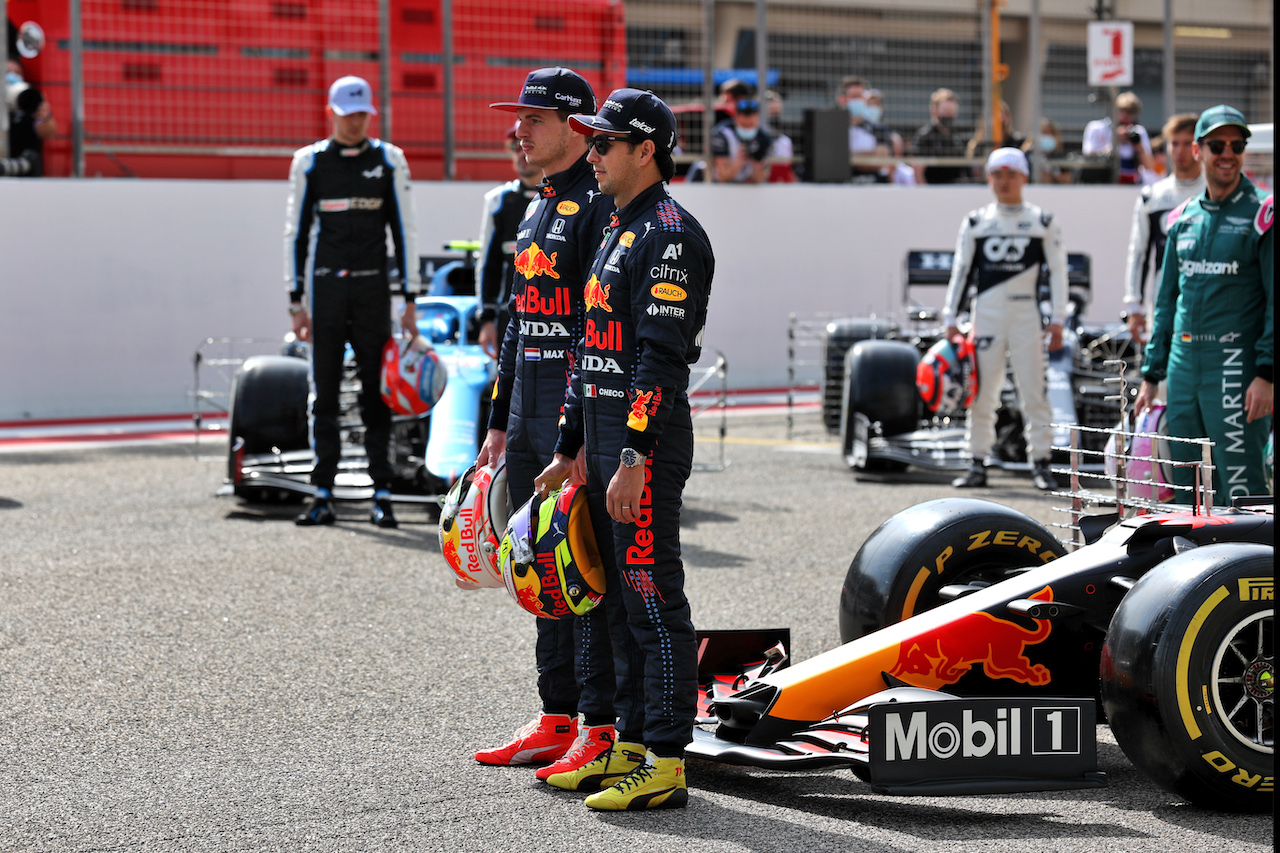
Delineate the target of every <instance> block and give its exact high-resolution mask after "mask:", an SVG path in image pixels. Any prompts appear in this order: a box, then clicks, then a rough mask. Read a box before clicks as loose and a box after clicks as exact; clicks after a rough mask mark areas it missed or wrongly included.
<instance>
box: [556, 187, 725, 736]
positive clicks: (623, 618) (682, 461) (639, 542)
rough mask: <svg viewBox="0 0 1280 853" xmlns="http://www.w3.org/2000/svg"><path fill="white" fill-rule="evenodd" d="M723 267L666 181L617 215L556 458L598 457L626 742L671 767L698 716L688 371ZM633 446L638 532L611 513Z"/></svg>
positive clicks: (605, 244)
mask: <svg viewBox="0 0 1280 853" xmlns="http://www.w3.org/2000/svg"><path fill="white" fill-rule="evenodd" d="M714 269H715V260H714V258H713V257H712V253H711V243H710V241H709V240H708V239H707V235H706V232H704V231H703V230H702V226H700V225H699V224H698V222H697V221H696V220H695V219H693V217H691V216H689V214H688V213H687V212H685V210H684V209H683V208H682V207H680V205H679V204H677V203H676V202H675V201H674V200H673V199H672V198H670V196H668V195H667V191H666V187H665V186H664V185H663V184H661V183H658V184H654V185H653V186H652V187H650V188H649V189H647V190H645V191H643V192H642V193H640V195H638V196H637V197H636V198H635V199H633V200H632V201H631V203H630V204H628V205H627V206H626V208H625V209H624V210H621V211H619V212H618V213H617V215H616V216H615V218H614V219H613V220H612V221H611V222H610V228H609V231H608V232H607V234H606V236H605V239H604V240H603V241H602V242H601V243H600V250H599V252H598V253H597V254H596V258H595V263H594V264H593V265H592V267H591V275H590V277H589V278H588V279H587V286H586V293H585V297H586V299H585V302H586V315H585V324H584V327H583V335H582V345H581V358H580V360H579V362H578V364H577V366H576V369H575V371H574V374H573V378H572V380H571V382H570V388H569V397H568V399H567V401H566V403H565V411H564V423H563V425H562V427H561V430H560V441H559V444H558V445H557V447H556V452H557V453H562V454H564V455H566V456H569V457H574V456H576V455H577V452H578V450H579V448H581V447H582V445H583V443H584V442H585V443H586V447H587V487H588V493H589V495H590V506H591V520H592V525H593V526H594V527H595V530H596V538H597V541H598V542H599V543H600V550H601V556H602V558H603V561H604V563H605V569H606V584H607V589H608V594H607V595H606V596H605V603H606V607H607V612H608V617H609V631H610V636H611V637H612V639H613V644H614V649H615V653H614V667H615V669H616V670H617V679H618V690H617V694H616V695H615V697H614V701H615V707H616V710H617V712H618V724H617V729H618V739H619V741H621V742H631V743H643V744H645V745H646V746H647V747H648V748H649V749H650V750H651V751H652V752H653V753H654V754H655V755H658V756H660V757H667V756H680V755H683V751H684V747H685V746H686V745H687V744H688V743H689V742H690V741H691V740H692V739H693V722H694V718H695V715H696V711H697V707H696V705H697V677H698V661H697V647H696V642H695V636H694V630H693V623H692V621H691V617H690V611H689V601H688V599H687V598H686V597H685V594H684V564H683V563H682V562H681V560H680V507H681V495H682V493H683V491H684V484H685V481H686V480H687V479H688V477H689V473H690V471H691V470H692V466H693V425H692V420H691V415H690V411H689V398H688V393H687V391H688V387H689V365H690V364H693V363H694V362H696V361H697V360H698V358H699V356H700V354H701V346H702V332H703V327H704V326H705V324H706V316H707V300H708V297H709V295H710V292H711V278H712V273H713V272H714ZM623 447H630V448H634V449H635V450H637V451H638V452H639V453H640V454H642V455H645V454H647V457H648V458H647V459H646V460H645V462H644V466H645V488H644V491H643V493H642V495H641V499H640V506H639V508H638V509H637V510H636V518H635V522H634V523H632V524H624V523H621V522H616V521H613V520H612V519H611V518H610V517H609V513H608V511H607V509H606V505H605V504H606V490H607V489H608V485H609V481H610V480H611V479H612V478H613V475H614V473H615V472H616V471H617V468H618V464H619V462H618V457H619V453H620V452H621V450H622V448H623ZM609 542H612V543H613V547H612V549H610V548H609V547H607V545H606V543H609Z"/></svg>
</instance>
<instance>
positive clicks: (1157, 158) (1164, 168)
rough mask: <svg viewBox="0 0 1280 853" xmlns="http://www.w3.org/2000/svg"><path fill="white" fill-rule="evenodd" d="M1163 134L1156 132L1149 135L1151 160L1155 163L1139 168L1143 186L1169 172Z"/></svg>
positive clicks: (1149, 184) (1152, 182) (1150, 183)
mask: <svg viewBox="0 0 1280 853" xmlns="http://www.w3.org/2000/svg"><path fill="white" fill-rule="evenodd" d="M1165 147H1166V146H1165V138H1164V134H1161V133H1157V134H1156V135H1155V136H1153V137H1151V160H1152V162H1153V163H1154V164H1155V165H1154V166H1152V167H1151V168H1150V169H1147V168H1141V169H1139V170H1138V171H1139V172H1141V173H1142V184H1143V186H1151V185H1152V184H1154V183H1155V182H1156V181H1158V180H1160V179H1161V178H1163V177H1164V176H1165V175H1167V174H1169V155H1168V151H1166V150H1165Z"/></svg>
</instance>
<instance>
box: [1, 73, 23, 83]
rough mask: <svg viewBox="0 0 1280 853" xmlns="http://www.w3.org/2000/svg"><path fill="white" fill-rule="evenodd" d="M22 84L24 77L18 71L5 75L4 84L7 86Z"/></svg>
mask: <svg viewBox="0 0 1280 853" xmlns="http://www.w3.org/2000/svg"><path fill="white" fill-rule="evenodd" d="M21 82H22V75H21V74H19V73H18V72H17V71H8V72H6V73H5V75H4V84H5V85H6V86H12V85H13V84H14V83H21Z"/></svg>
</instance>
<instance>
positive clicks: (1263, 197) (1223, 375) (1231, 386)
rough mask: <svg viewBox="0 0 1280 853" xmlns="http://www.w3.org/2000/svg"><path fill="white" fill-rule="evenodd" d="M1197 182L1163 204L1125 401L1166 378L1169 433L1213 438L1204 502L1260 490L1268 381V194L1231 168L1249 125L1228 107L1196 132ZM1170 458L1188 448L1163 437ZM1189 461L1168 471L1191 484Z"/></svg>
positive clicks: (1141, 403) (1210, 112)
mask: <svg viewBox="0 0 1280 853" xmlns="http://www.w3.org/2000/svg"><path fill="white" fill-rule="evenodd" d="M1195 138H1196V141H1195V151H1196V157H1197V159H1199V160H1200V162H1201V164H1202V165H1203V166H1204V174H1205V182H1206V188H1205V192H1204V193H1203V194H1202V195H1198V196H1192V197H1191V198H1189V199H1188V200H1187V201H1186V202H1184V203H1183V204H1182V205H1181V206H1180V207H1178V208H1176V209H1175V210H1174V211H1173V212H1172V213H1170V214H1169V217H1170V222H1171V224H1170V226H1169V236H1168V241H1167V242H1166V243H1165V255H1164V267H1163V270H1162V273H1161V281H1160V291H1159V295H1158V296H1157V298H1156V307H1155V322H1154V325H1153V327H1152V332H1151V341H1150V342H1149V343H1148V344H1147V351H1146V361H1145V363H1144V365H1143V368H1142V376H1143V383H1142V389H1141V391H1139V393H1138V399H1137V401H1136V407H1137V410H1138V411H1139V412H1141V411H1143V410H1144V409H1146V408H1148V407H1150V405H1151V404H1152V402H1153V401H1154V399H1155V394H1156V386H1157V384H1158V383H1159V382H1160V380H1161V379H1165V378H1167V379H1168V397H1169V399H1168V401H1167V408H1166V419H1167V424H1168V428H1169V434H1170V435H1173V436H1180V437H1183V438H1198V437H1205V436H1207V437H1208V438H1210V439H1212V440H1213V443H1214V448H1213V468H1214V471H1213V488H1214V502H1215V503H1219V504H1229V503H1230V502H1231V499H1232V498H1233V497H1236V496H1239V495H1260V494H1266V493H1267V487H1266V478H1265V472H1264V464H1263V448H1264V446H1265V445H1266V441H1267V435H1268V434H1269V433H1270V431H1271V413H1272V409H1273V407H1274V401H1275V396H1274V394H1275V392H1274V387H1273V385H1272V382H1273V373H1272V370H1273V365H1274V358H1273V354H1274V349H1273V319H1272V312H1273V306H1274V303H1275V291H1274V286H1275V285H1274V278H1273V269H1272V259H1273V247H1274V243H1275V240H1274V237H1273V236H1272V235H1273V233H1274V232H1273V231H1272V229H1271V222H1272V218H1273V216H1274V211H1273V202H1272V196H1270V195H1267V194H1265V193H1263V192H1262V191H1260V190H1259V189H1258V188H1256V187H1255V186H1254V185H1253V184H1252V183H1251V182H1250V181H1249V179H1248V178H1246V177H1244V176H1243V175H1242V174H1241V173H1240V168H1241V162H1242V159H1243V155H1244V149H1245V145H1246V144H1247V140H1248V138H1249V126H1248V125H1247V124H1246V123H1245V119H1244V116H1243V115H1242V114H1241V113H1240V111H1239V110H1236V109H1235V108H1233V107H1229V106H1226V105H1220V106H1216V107H1211V108H1210V109H1207V110H1205V111H1204V113H1202V114H1201V115H1200V119H1199V121H1198V122H1197V123H1196V131H1195ZM1171 450H1172V452H1173V456H1174V458H1175V459H1179V460H1181V461H1194V459H1195V458H1197V457H1196V450H1195V448H1194V447H1192V446H1190V445H1183V444H1180V443H1176V442H1175V443H1173V444H1172V445H1171ZM1192 478H1193V475H1192V471H1191V469H1190V468H1175V469H1174V481H1175V482H1176V483H1179V484H1182V485H1190V484H1191V483H1192V481H1193V479H1192Z"/></svg>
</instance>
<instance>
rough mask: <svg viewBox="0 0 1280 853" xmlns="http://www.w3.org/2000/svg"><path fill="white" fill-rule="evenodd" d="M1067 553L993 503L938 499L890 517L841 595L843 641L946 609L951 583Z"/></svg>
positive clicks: (1023, 518) (861, 554)
mask: <svg viewBox="0 0 1280 853" xmlns="http://www.w3.org/2000/svg"><path fill="white" fill-rule="evenodd" d="M1064 553H1065V549H1064V548H1063V546H1062V543H1061V542H1060V541H1058V538H1057V537H1056V536H1054V535H1053V534H1052V533H1051V532H1049V530H1048V529H1047V528H1046V527H1045V526H1044V525H1042V524H1040V523H1039V522H1037V521H1035V520H1034V519H1032V518H1031V517H1030V516H1027V515H1024V514H1023V513H1020V512H1018V511H1017V510H1015V509H1011V508H1009V507H1007V506H1003V505H1001V504H997V503H992V502H991V501H983V500H977V499H975V498H939V499H937V500H932V501H926V502H925V503H921V504H916V505H915V506H913V507H910V508H908V509H905V510H903V511H902V512H899V513H898V514H896V515H894V516H893V517H892V518H890V519H889V520H888V521H886V522H885V523H884V524H881V525H880V526H879V527H878V528H876V531H875V532H874V533H872V534H871V535H870V536H868V537H867V541H865V542H863V543H862V547H861V548H859V549H858V553H857V554H856V555H855V556H854V558H853V562H852V563H851V564H850V565H849V571H848V573H847V574H846V575H845V581H844V587H843V588H842V589H841V591H840V642H842V643H847V642H849V641H850V640H856V639H857V638H858V637H863V636H866V635H867V634H870V633H872V632H873V631H878V630H880V629H881V628H883V627H885V626H887V625H892V624H894V623H895V622H901V621H902V620H904V619H909V618H911V617H912V616H915V615H916V614H917V613H923V612H924V611H926V610H931V609H933V608H934V607H937V606H938V605H939V604H942V603H943V599H942V597H941V595H940V594H939V593H940V590H941V589H942V588H943V587H944V586H948V585H952V584H962V585H963V584H986V585H990V584H994V583H999V582H1000V581H1002V580H1005V579H1006V578H1008V577H1010V576H1011V575H1012V574H1015V573H1017V572H1019V571H1022V570H1024V569H1027V568H1029V567H1032V566H1040V565H1043V564H1045V563H1047V562H1049V561H1050V560H1053V559H1056V558H1058V557H1061V556H1062V555H1063V554H1064Z"/></svg>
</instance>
